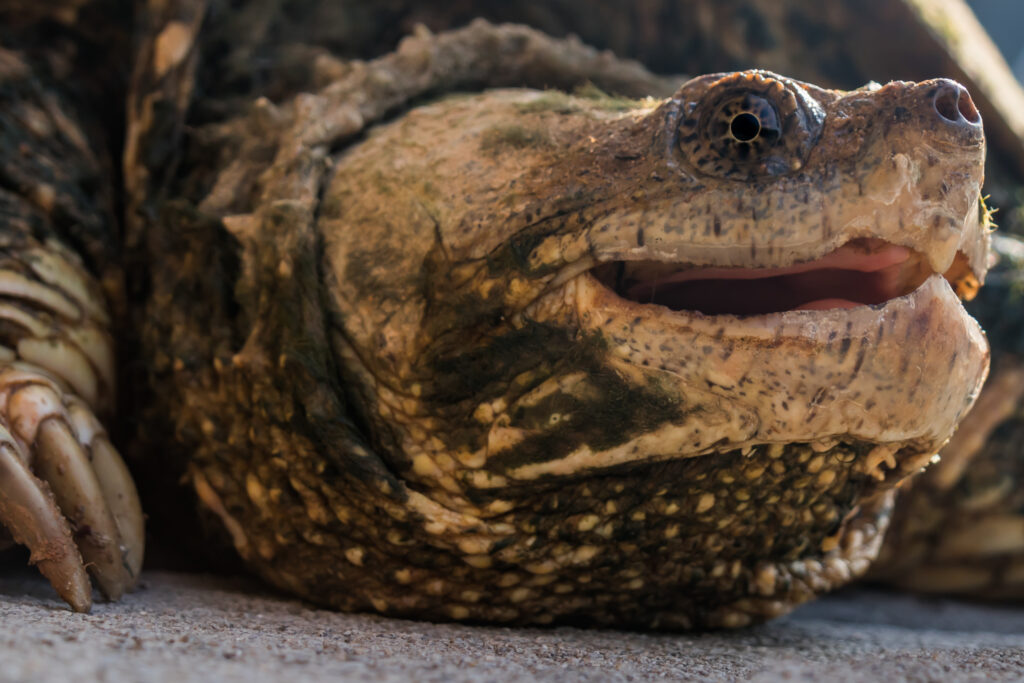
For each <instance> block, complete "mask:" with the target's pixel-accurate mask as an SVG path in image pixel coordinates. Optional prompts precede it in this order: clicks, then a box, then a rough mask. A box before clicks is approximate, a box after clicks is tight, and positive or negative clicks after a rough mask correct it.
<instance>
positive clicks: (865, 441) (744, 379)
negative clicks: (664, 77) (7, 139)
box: [30, 2, 987, 628]
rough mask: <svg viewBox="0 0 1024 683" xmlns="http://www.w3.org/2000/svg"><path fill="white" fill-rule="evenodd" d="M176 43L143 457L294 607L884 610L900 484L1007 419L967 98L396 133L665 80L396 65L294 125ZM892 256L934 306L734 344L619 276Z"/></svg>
mask: <svg viewBox="0 0 1024 683" xmlns="http://www.w3.org/2000/svg"><path fill="white" fill-rule="evenodd" d="M150 10H151V11H150V13H148V14H147V13H143V15H142V16H141V18H140V24H141V25H142V27H143V29H142V31H141V33H142V34H143V36H149V38H150V39H151V40H142V41H141V45H142V49H141V51H140V53H139V54H138V56H137V57H138V58H137V61H136V65H135V72H134V75H133V81H132V88H131V90H130V92H129V108H128V121H127V129H128V131H127V143H126V149H125V173H124V175H125V179H126V187H125V197H124V204H125V206H126V211H127V215H126V219H125V223H126V226H125V227H126V242H127V249H126V252H125V257H126V262H127V264H128V271H129V278H128V281H129V293H128V297H127V300H128V301H129V302H131V303H132V305H133V309H132V310H133V313H132V315H133V318H132V320H133V324H132V328H133V329H134V330H136V333H134V334H133V333H131V332H130V331H125V334H124V337H125V339H124V347H125V348H126V349H127V352H126V355H125V356H124V357H128V358H138V359H139V361H140V362H138V363H136V364H133V365H132V370H131V371H130V372H129V373H127V374H128V380H127V382H126V384H127V387H128V391H129V393H130V394H131V395H132V399H133V400H129V401H128V402H127V403H128V405H129V406H130V407H129V408H126V410H127V411H129V412H132V413H133V423H134V424H137V425H138V426H137V436H136V443H137V446H136V447H135V448H136V451H137V452H141V453H146V454H148V455H149V457H150V458H151V459H152V455H151V454H152V453H155V452H160V453H162V454H163V455H164V456H165V457H166V458H167V459H168V460H174V459H175V458H180V459H181V460H183V461H186V462H187V463H188V464H187V469H186V479H187V481H188V482H189V483H190V485H191V488H192V489H193V490H194V491H195V493H196V494H197V496H198V498H199V500H200V502H201V503H202V507H203V509H204V510H206V512H207V513H209V514H210V516H211V518H212V519H213V520H215V521H214V524H216V525H219V526H220V527H221V528H222V529H223V530H224V531H226V533H227V535H228V536H229V537H230V541H231V543H232V544H233V545H234V547H235V549H236V550H237V551H238V553H239V555H240V556H241V557H242V558H243V559H244V560H245V562H246V563H247V564H249V565H250V566H251V567H252V568H253V569H254V570H255V571H257V572H258V573H260V574H262V575H264V576H265V577H267V578H268V579H269V580H271V581H272V582H274V583H276V584H277V585H279V586H282V587H284V588H286V589H288V590H291V591H293V592H295V593H297V594H299V595H302V596H305V597H307V598H309V599H311V600H313V601H316V602H319V603H325V604H329V605H332V606H335V607H339V608H343V609H366V610H376V611H380V612H383V613H387V614H394V615H406V616H420V617H429V618H451V619H469V620H487V621H503V622H518V623H548V622H551V621H560V622H566V621H571V622H578V623H600V624H619V625H630V626H655V627H670V628H693V627H708V626H739V625H743V624H746V623H750V622H751V621H755V620H760V619H763V618H766V617H770V616H775V615H777V614H781V613H784V612H785V611H787V610H788V609H790V608H791V607H792V606H794V605H795V604H798V603H799V602H802V601H804V600H806V599H808V598H810V597H813V596H814V595H816V594H818V593H820V592H822V591H824V590H828V589H830V588H832V587H835V586H838V585H841V584H843V583H845V582H847V581H849V580H850V579H851V578H853V577H855V576H857V575H859V574H861V573H863V571H864V570H865V569H866V568H867V566H868V564H869V563H870V562H871V559H872V558H873V557H874V555H875V553H876V552H877V551H878V548H879V545H880V543H881V539H882V534H883V532H884V529H885V527H886V525H887V523H888V517H889V514H890V510H891V507H892V493H893V489H894V487H895V485H896V484H897V483H898V482H900V481H901V480H903V479H904V478H906V476H907V475H909V474H912V473H914V472H916V471H917V470H919V469H920V468H921V466H922V465H923V464H925V463H926V462H927V461H928V460H929V459H930V458H931V456H932V454H933V453H934V451H935V450H936V449H937V448H938V447H939V446H940V445H941V444H942V443H944V442H945V441H946V439H947V438H948V437H949V435H950V433H951V432H952V430H953V428H954V426H955V424H956V423H957V421H958V420H959V419H960V418H961V417H962V416H963V414H964V413H965V411H966V410H967V409H968V408H969V406H970V404H971V402H972V401H973V399H974V396H975V395H976V394H977V391H978V388H979V386H980V382H981V381H982V379H983V378H984V375H985V372H986V369H987V347H986V345H985V343H984V340H983V339H982V337H981V335H980V332H979V330H978V328H977V325H976V324H974V322H973V321H972V320H970V319H969V318H967V317H966V316H965V315H964V314H963V311H962V309H961V308H960V306H959V303H958V302H957V300H956V296H955V294H954V290H956V292H959V293H969V292H970V291H972V290H973V288H974V287H975V286H976V281H977V280H978V279H981V278H982V277H983V276H984V272H985V269H986V260H985V254H986V247H987V231H986V228H985V224H984V222H983V221H982V220H981V219H980V218H979V213H978V209H977V198H978V195H979V189H980V184H981V171H980V167H981V163H982V161H983V156H984V153H983V149H984V148H983V142H982V137H981V134H980V126H978V125H976V123H977V122H975V125H973V126H972V125H967V126H964V125H960V123H961V122H958V121H955V120H951V119H950V117H949V116H947V115H940V116H939V117H938V118H936V106H937V105H936V102H937V101H938V99H939V98H941V97H945V96H948V95H949V93H951V92H956V86H955V85H954V84H952V83H950V82H945V81H933V82H926V83H922V84H908V83H897V84H891V85H889V86H886V87H885V88H881V89H867V90H864V91H859V92H853V93H841V92H836V91H827V90H821V89H818V88H814V87H813V86H808V85H806V84H801V83H797V82H794V81H788V80H786V79H783V78H781V77H778V76H775V75H774V74H770V73H767V72H749V73H742V74H735V75H718V76H710V77H704V78H701V79H696V80H694V81H692V82H690V83H688V84H687V85H685V86H683V88H682V89H681V90H678V91H677V92H676V93H675V95H674V96H672V97H671V98H670V99H668V100H662V101H657V100H647V101H631V100H619V99H614V98H609V97H607V96H604V95H601V94H599V93H593V92H591V94H590V95H585V94H584V95H581V96H569V95H565V94H562V93H560V92H556V91H548V92H540V91H528V90H517V91H494V92H491V93H488V94H484V95H479V96H465V95H462V96H456V97H452V98H448V99H442V100H441V101H438V102H433V103H428V104H426V105H425V106H422V107H419V108H417V109H416V110H414V111H411V112H409V113H406V114H405V115H403V116H401V117H399V118H398V119H397V120H396V121H395V122H393V123H391V124H388V125H385V126H382V127H381V128H380V129H379V130H376V131H369V132H367V129H368V127H369V126H370V125H371V124H373V123H375V122H377V121H380V120H381V119H382V118H383V117H385V116H391V115H394V114H396V113H397V112H398V111H399V110H402V109H404V108H407V107H409V106H410V104H411V103H412V102H413V101H414V100H417V99H419V98H423V97H424V96H427V95H435V96H436V94H437V93H443V92H446V91H458V90H464V89H477V88H480V87H494V86H507V85H527V86H530V85H548V86H550V85H557V86H560V87H562V88H565V89H567V90H570V89H572V88H573V87H574V86H575V85H579V84H581V83H583V82H586V81H591V82H596V83H597V84H598V85H601V86H603V87H610V88H611V89H613V90H615V91H618V92H626V93H631V92H632V93H650V92H662V81H660V80H659V79H657V78H654V77H651V76H649V75H648V74H646V73H645V72H643V71H642V70H641V69H639V68H637V67H636V65H631V64H624V63H620V62H617V61H615V60H612V59H610V58H608V57H603V56H600V55H596V54H595V53H593V52H592V51H588V50H587V49H586V48H583V47H582V46H579V45H577V44H574V43H572V42H568V43H565V42H558V41H550V40H548V39H546V38H544V37H543V36H540V35H538V34H535V33H532V32H530V31H527V30H524V29H521V28H515V27H503V28H501V27H499V28H495V27H491V26H488V25H486V24H476V25H474V26H473V27H471V28H469V29H465V30H463V31H459V32H455V33H452V34H450V35H443V36H439V37H437V38H434V37H432V36H429V35H425V34H420V35H417V36H416V37H415V38H412V39H409V40H407V41H405V42H404V43H403V45H402V46H401V47H400V48H399V50H398V52H397V53H395V54H392V55H388V56H386V57H384V58H382V59H380V60H377V61H375V62H372V63H368V64H363V63H345V62H341V61H339V60H337V59H334V58H331V57H329V56H327V55H326V54H325V53H316V51H315V50H314V51H313V53H315V54H313V53H301V51H299V53H295V54H291V53H289V54H291V56H290V57H289V59H291V58H294V62H292V61H288V60H287V59H286V60H285V61H286V62H287V63H288V64H291V65H292V66H296V65H298V66H301V68H298V69H295V70H289V69H283V70H281V71H279V72H277V73H274V74H273V77H272V78H269V79H268V80H267V81H264V82H263V84H262V88H263V90H262V91H263V92H264V93H266V94H269V95H270V96H271V97H272V98H273V99H274V101H273V102H270V101H268V100H265V99H257V98H256V96H255V94H254V93H259V92H260V88H248V89H247V88H246V87H244V86H238V84H232V85H231V87H229V88H227V89H225V91H224V92H220V91H218V90H217V89H215V88H210V87H209V85H210V84H209V82H208V81H207V82H206V90H205V91H204V94H203V97H202V98H200V99H198V100H196V99H195V98H194V97H193V91H192V89H193V87H194V85H195V84H196V82H197V80H198V81H201V80H202V79H204V78H209V77H210V73H209V72H206V73H204V72H203V71H202V69H201V68H200V66H201V65H202V64H203V61H202V59H201V55H200V53H199V51H198V49H197V45H198V43H197V42H196V41H197V36H198V33H199V31H200V28H201V27H202V26H203V11H204V7H203V3H201V2H181V3H171V4H166V3H157V2H154V3H152V6H151V8H150ZM262 11H263V10H256V11H254V14H253V17H252V18H254V19H258V18H259V16H258V15H259V13H260V12H262ZM150 31H152V32H151V33H150ZM240 42H244V41H240ZM222 54H223V53H222ZM285 56H286V57H287V56H288V55H285ZM207 66H208V65H207ZM272 71H273V70H272ZM282 74H283V75H284V78H282V79H281V80H278V77H279V76H281V75H282ZM236 86H238V87H236ZM304 90H310V91H315V92H313V93H311V94H301V93H302V91H304ZM751 93H753V94H754V95H755V96H756V97H758V98H761V100H758V102H760V104H757V106H756V107H754V108H753V109H752V111H755V112H756V113H758V115H759V116H762V118H763V117H764V116H766V115H767V113H768V112H769V111H773V112H775V113H777V114H778V117H779V121H778V124H779V130H780V131H781V133H782V136H781V137H780V139H779V141H778V142H777V144H770V145H760V143H757V144H755V145H754V146H755V147H758V146H760V147H761V149H755V150H753V152H752V153H744V154H741V153H740V152H739V151H738V150H739V148H740V146H738V145H736V144H734V143H735V141H730V140H729V139H728V138H727V137H724V136H723V135H722V133H721V131H720V130H718V129H716V128H715V126H714V125H713V124H714V123H715V122H716V121H724V122H725V123H726V125H728V120H729V117H730V116H732V115H734V114H735V112H736V111H739V109H736V106H737V104H736V103H737V101H738V100H736V98H737V97H739V98H740V99H742V98H745V97H748V96H749V95H750V94H751ZM765 102H767V105H766V104H765ZM723 106H724V108H723ZM742 106H746V105H741V107H742ZM766 106H767V107H768V108H765V107H766ZM954 106H955V105H954ZM190 107H194V109H193V110H192V112H191V113H189V114H186V112H187V111H189V109H190ZM947 113H948V111H947ZM963 113H964V112H963V111H961V114H963ZM966 115H967V116H968V118H969V119H971V120H973V117H971V114H970V112H969V111H967V114H966ZM186 122H188V127H186V126H185V125H184V124H185V123H186ZM967 123H971V121H967ZM950 124H956V125H950ZM364 133H365V134H366V139H365V140H362V141H360V142H359V144H352V143H353V141H354V139H355V137H356V136H359V135H363V134H364ZM44 142H45V141H44ZM771 142H774V141H771ZM30 187H31V186H30ZM62 196H63V195H62ZM107 227H109V225H108V226H107ZM869 238H870V239H873V240H885V241H888V242H889V243H892V244H897V245H903V246H906V247H908V248H911V249H913V250H914V252H915V254H916V256H915V259H914V261H913V263H914V268H915V270H914V272H907V273H902V274H901V278H903V280H904V281H903V285H904V288H903V289H902V290H900V292H899V294H900V295H901V296H897V297H895V298H893V299H892V300H891V301H888V302H886V303H880V304H878V305H876V306H872V307H868V306H860V307H857V308H855V309H851V310H848V311H847V310H831V311H824V312H820V311H787V312H784V313H777V314H766V315H759V316H753V317H745V318H737V317H734V316H704V315H701V314H698V313H693V312H687V311H670V310H669V309H666V308H663V307H660V306H657V305H652V304H643V303H638V302H635V301H629V300H626V299H623V298H620V297H619V296H618V295H617V294H616V293H615V291H613V290H612V289H611V288H609V287H607V286H606V284H607V279H606V277H605V276H604V275H602V273H603V271H602V265H603V264H608V265H613V264H614V263H615V262H619V261H630V262H632V261H654V262H662V263H667V264H685V265H688V266H706V267H715V268H720V267H744V268H751V267H761V268H763V267H776V268H778V267H788V266H790V265H791V264H793V263H799V262H806V261H811V260H814V259H816V258H818V257H821V256H823V255H825V254H827V253H829V252H832V251H833V250H835V249H836V248H837V247H840V246H842V245H843V244H845V243H847V242H849V241H850V240H864V239H869ZM99 262H100V265H103V264H104V261H103V260H102V259H101V260H100V261H99ZM928 273H945V275H946V278H947V279H948V280H949V283H948V284H947V282H946V280H944V279H943V278H942V277H941V276H940V275H938V274H933V275H932V276H931V277H930V278H928V279H926V280H925V279H924V278H925V275H927V274H928ZM950 285H952V287H951V286H950ZM113 292H114V294H115V296H116V290H113ZM89 297H91V298H88V301H94V300H96V299H97V297H96V295H95V294H90V295H89ZM88 301H87V302H86V303H88ZM83 305H84V304H83ZM921 340H927V346H926V351H927V353H922V350H923V349H922V347H921V346H920V345H915V343H914V342H915V341H916V342H918V343H919V344H920V343H921ZM76 430H77V431H76V435H77V436H78V437H79V438H80V439H82V441H83V446H84V447H85V448H91V447H92V446H91V442H87V440H86V439H85V438H84V436H83V435H84V434H85V433H86V432H88V429H86V430H85V431H83V430H81V429H78V428H77V427H76ZM157 448H159V449H160V450H159V451H157V450H156V449H157ZM166 481H167V478H165V479H164V480H163V482H164V484H166ZM163 488H164V489H165V490H168V487H167V486H166V485H164V486H163ZM62 507H64V506H63V504H62ZM64 509H68V508H64ZM72 521H74V520H72ZM133 550H137V551H138V552H139V553H141V544H140V545H137V546H132V545H131V544H127V549H126V550H125V552H131V551H133ZM83 553H84V550H83ZM107 578H109V574H106V573H104V572H103V571H101V572H100V575H98V576H97V577H96V580H97V581H98V582H101V579H107ZM55 585H56V581H55ZM101 586H102V583H101ZM62 595H63V593H62ZM76 607H80V605H77V604H76Z"/></svg>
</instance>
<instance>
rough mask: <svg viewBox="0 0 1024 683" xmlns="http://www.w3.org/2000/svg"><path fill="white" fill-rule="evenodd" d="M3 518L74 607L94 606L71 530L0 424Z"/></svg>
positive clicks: (86, 608) (0, 514)
mask: <svg viewBox="0 0 1024 683" xmlns="http://www.w3.org/2000/svg"><path fill="white" fill-rule="evenodd" d="M0 524H3V526H4V527H6V529H7V530H8V531H9V532H10V534H11V536H13V537H14V540H15V541H17V542H18V543H21V544H22V545H24V546H26V547H28V549H29V551H30V552H31V561H32V563H33V564H35V565H36V567H38V569H39V571H40V572H42V574H43V575H44V576H45V577H46V578H47V579H49V580H50V583H51V584H52V585H53V587H54V589H55V590H56V591H57V593H58V595H60V597H61V598H62V599H63V600H65V601H66V602H67V603H68V604H70V605H71V607H72V609H74V610H75V611H76V612H88V611H89V609H90V608H91V607H92V588H91V586H90V584H89V577H88V576H86V572H85V567H84V565H83V563H82V556H81V555H80V554H79V552H78V548H76V546H75V543H74V541H73V539H72V538H71V530H70V529H69V527H68V524H67V522H66V521H65V519H64V516H63V515H62V514H61V511H60V510H59V509H58V508H57V505H56V503H55V502H54V499H53V496H52V495H51V494H50V492H49V491H48V490H47V489H46V486H45V484H43V483H42V482H41V481H39V479H37V478H36V477H35V476H34V475H33V474H32V472H31V471H29V468H28V466H27V465H26V464H25V460H24V459H23V458H22V457H21V454H20V453H19V447H18V446H17V444H16V442H15V440H14V439H13V438H11V435H10V434H9V433H8V432H7V430H6V429H3V428H2V427H0Z"/></svg>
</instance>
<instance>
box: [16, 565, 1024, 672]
mask: <svg viewBox="0 0 1024 683" xmlns="http://www.w3.org/2000/svg"><path fill="white" fill-rule="evenodd" d="M0 623H2V624H3V626H2V628H0V680H3V681H34V682H35V681H75V682H76V683H81V682H85V681H119V682H120V681H172V682H174V683H186V682H188V681H206V680H217V681H245V682H246V683H256V682H258V681H287V682H288V683H298V682H299V681H321V680H322V681H328V680H330V681H409V680H413V681H417V682H418V681H519V680H550V681H584V680H585V681H641V680H650V679H661V678H664V679H669V680H713V681H718V680H722V681H731V680H753V681H777V680H786V681H800V680H808V681H822V680H828V681H901V680H904V681H940V680H942V681H944V680H970V681H974V680H977V681H1004V680H1005V681H1020V680H1024V635H1022V634H1024V608H1018V609H1011V608H1001V607H997V606H981V605H970V604H962V603H957V602H953V601H949V600H938V601H929V600H921V599H917V598H912V597H907V596H903V595H895V594H889V593H883V592H873V591H865V590H857V591H853V592H847V593H843V594H841V595H837V596H832V597H830V598H828V599H826V600H822V601H819V602H817V603H815V604H812V605H808V606H806V607H804V608H802V609H800V610H798V611H797V612H796V613H795V614H793V615H792V616H790V617H787V618H785V619H782V620H779V621H776V622H774V623H771V624H768V625H765V626H761V627H757V628H752V629H747V630H744V631H740V632H734V633H711V634H702V635H680V634H645V633H628V632H616V631H587V630H580V629H570V628H555V629H513V628H484V627H469V626H456V625H450V624H444V625H438V624H428V623H416V622H410V621H400V620H391V619H383V618H380V617H375V616H367V615H350V614H337V613H333V612H327V611H323V610H318V609H314V608H311V607H309V606H308V605H306V604H304V603H301V602H298V601H295V600H289V599H286V598H282V597H279V596H276V595H272V594H269V593H267V592H266V591H265V590H263V589H262V588H261V587H260V586H259V585H257V584H255V583H253V582H251V581H249V580H247V579H224V578H211V577H205V576H196V575H185V574H174V573H167V572H151V573H149V574H147V575H146V577H145V580H144V585H143V587H142V590H140V591H138V592H136V593H134V594H132V595H130V596H128V597H127V598H125V599H124V600H123V601H122V602H121V603H118V604H112V605H106V604H99V605H97V606H96V607H95V608H94V610H93V613H92V614H89V615H77V614H72V613H71V612H69V611H68V610H67V608H66V607H64V606H63V605H62V604H61V603H59V602H58V601H57V600H55V598H54V596H53V593H52V591H51V590H50V588H49V586H48V585H47V584H46V583H44V582H43V581H42V580H40V579H38V578H36V577H35V576H33V575H32V574H30V573H28V572H22V571H20V570H19V571H18V572H16V573H15V574H14V575H13V576H12V575H10V574H9V573H8V574H6V575H5V577H4V578H2V579H0Z"/></svg>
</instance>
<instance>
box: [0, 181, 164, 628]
mask: <svg viewBox="0 0 1024 683" xmlns="http://www.w3.org/2000/svg"><path fill="white" fill-rule="evenodd" d="M0 199H3V198H2V197H0ZM0 203H2V202H0ZM12 241H13V240H12ZM102 300H103V299H102V296H101V295H100V293H99V290H98V288H97V286H96V284H95V283H94V282H93V281H92V280H91V279H90V277H89V274H88V272H87V271H86V270H85V269H84V268H83V267H82V265H81V263H80V262H79V261H78V260H77V259H76V258H75V256H74V254H72V253H71V252H68V251H66V250H65V249H63V248H62V247H61V246H60V244H59V243H56V242H50V243H47V244H41V243H38V242H35V241H34V240H32V239H29V238H27V237H26V238H25V239H24V240H23V241H19V243H18V244H8V246H7V247H6V248H2V247H0V524H2V525H3V526H4V527H6V529H7V530H8V532H9V533H10V535H11V536H12V537H13V538H14V540H15V541H17V542H19V543H21V544H23V545H26V546H28V547H29V549H30V550H31V552H32V555H31V559H32V562H34V563H35V564H36V565H37V566H38V567H39V568H40V570H41V571H42V572H43V573H44V574H45V575H46V576H47V577H48V578H49V579H50V581H51V583H53V585H54V588H56V590H57V592H58V593H59V594H60V595H61V597H62V598H64V599H65V600H66V601H67V602H68V603H70V604H71V605H72V607H73V608H74V609H76V610H87V609H88V608H89V605H90V593H91V591H90V589H89V580H88V578H87V577H86V571H85V568H86V567H87V568H88V569H89V573H90V574H91V575H92V578H93V580H94V581H95V583H96V585H97V587H98V588H99V589H100V592H101V593H103V595H104V596H106V597H107V598H108V599H117V598H118V597H120V596H121V595H122V594H123V593H124V592H125V591H126V590H128V589H130V588H131V587H132V586H133V585H134V583H135V581H136V579H137V577H138V574H139V570H140V567H141V564H142V553H143V546H144V537H143V515H142V511H141V507H140V505H139V500H138V495H137V493H136V491H135V486H134V484H133V483H132V479H131V477H130V475H129V473H128V470H127V468H126V467H125V464H124V462H123V461H122V460H121V458H120V456H119V455H118V453H117V451H116V450H115V448H114V447H113V445H112V444H111V442H110V439H109V438H108V436H107V433H106V431H105V430H104V429H103V427H102V425H101V423H100V422H99V420H98V419H97V418H96V416H95V414H94V411H95V410H102V411H110V410H111V408H112V405H113V387H114V362H113V342H112V340H111V338H110V336H109V334H108V332H107V331H106V328H107V325H108V324H109V320H108V318H107V317H106V312H105V310H104V308H103V306H102Z"/></svg>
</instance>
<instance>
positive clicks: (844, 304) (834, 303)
mask: <svg viewBox="0 0 1024 683" xmlns="http://www.w3.org/2000/svg"><path fill="white" fill-rule="evenodd" d="M857 306H860V304H858V303H857V302H856V301H850V300H849V299H818V300H817V301H808V302H807V303H805V304H804V305H802V306H797V307H796V309H795V310H797V311H827V310H828V309H830V308H855V307H857Z"/></svg>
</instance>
